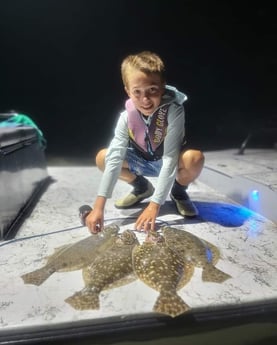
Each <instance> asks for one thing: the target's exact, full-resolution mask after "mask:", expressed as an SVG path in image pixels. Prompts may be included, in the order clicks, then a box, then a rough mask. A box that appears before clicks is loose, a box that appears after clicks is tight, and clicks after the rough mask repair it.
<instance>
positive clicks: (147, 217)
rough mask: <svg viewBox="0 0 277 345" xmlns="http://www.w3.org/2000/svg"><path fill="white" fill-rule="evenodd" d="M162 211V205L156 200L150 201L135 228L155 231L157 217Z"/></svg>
mask: <svg viewBox="0 0 277 345" xmlns="http://www.w3.org/2000/svg"><path fill="white" fill-rule="evenodd" d="M159 211H160V205H159V204H156V203H155V202H152V201H151V202H150V203H149V205H148V206H147V207H146V208H145V209H144V210H143V212H142V213H141V214H140V216H139V217H138V219H137V221H136V224H135V229H136V230H138V231H149V230H151V231H154V230H155V222H156V218H157V216H158V214H159Z"/></svg>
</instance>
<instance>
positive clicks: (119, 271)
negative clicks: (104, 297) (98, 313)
mask: <svg viewBox="0 0 277 345" xmlns="http://www.w3.org/2000/svg"><path fill="white" fill-rule="evenodd" d="M138 243H139V242H138V239H137V237H136V235H135V234H134V232H133V231H131V230H125V231H123V232H122V234H121V235H118V239H117V240H116V241H115V243H114V244H113V246H112V247H110V248H109V249H107V250H106V251H105V252H102V253H101V254H100V255H99V256H98V257H97V258H96V259H95V260H94V261H93V262H92V264H91V265H89V266H88V267H86V268H84V269H83V279H84V282H85V288H84V289H82V290H81V291H78V292H76V293H75V294H74V295H72V296H70V297H68V298H67V299H66V300H65V302H67V303H69V304H70V305H71V306H72V307H73V308H75V309H77V310H85V309H99V307H100V301H99V295H100V293H101V291H103V290H107V289H111V288H114V287H119V286H122V285H125V284H128V283H130V282H132V281H134V280H136V276H135V275H134V273H133V266H132V250H133V248H134V246H135V245H137V244H138Z"/></svg>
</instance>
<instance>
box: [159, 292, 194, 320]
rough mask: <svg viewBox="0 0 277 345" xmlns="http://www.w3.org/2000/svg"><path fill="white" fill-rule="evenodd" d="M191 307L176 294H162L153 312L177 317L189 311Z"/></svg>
mask: <svg viewBox="0 0 277 345" xmlns="http://www.w3.org/2000/svg"><path fill="white" fill-rule="evenodd" d="M189 309H190V307H189V306H188V305H187V304H186V303H185V302H184V301H183V299H182V298H181V297H180V296H178V295H177V293H176V292H172V293H170V292H161V293H160V295H159V296H158V298H157V300H156V302H155V305H154V307H153V311H155V312H157V313H162V314H166V315H169V316H171V317H176V316H178V315H181V314H183V313H185V312H186V311H188V310H189Z"/></svg>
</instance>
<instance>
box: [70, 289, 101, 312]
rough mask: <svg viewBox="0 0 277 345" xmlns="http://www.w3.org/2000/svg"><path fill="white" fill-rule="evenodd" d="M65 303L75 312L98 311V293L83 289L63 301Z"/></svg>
mask: <svg viewBox="0 0 277 345" xmlns="http://www.w3.org/2000/svg"><path fill="white" fill-rule="evenodd" d="M65 302H66V303H68V304H70V305H71V307H72V308H74V309H77V310H87V309H99V308H100V301H99V292H95V291H91V290H88V289H83V290H81V291H78V292H75V294H74V295H72V296H70V297H68V298H67V299H65Z"/></svg>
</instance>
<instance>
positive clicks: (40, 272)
mask: <svg viewBox="0 0 277 345" xmlns="http://www.w3.org/2000/svg"><path fill="white" fill-rule="evenodd" d="M54 272H55V271H54V270H53V271H51V270H50V269H48V268H47V267H46V266H44V267H41V268H39V269H37V270H35V271H32V272H29V273H25V274H23V275H22V276H21V278H22V279H23V281H24V284H33V285H41V284H42V283H43V282H45V280H46V279H48V278H49V277H50V276H51V274H53V273H54Z"/></svg>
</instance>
